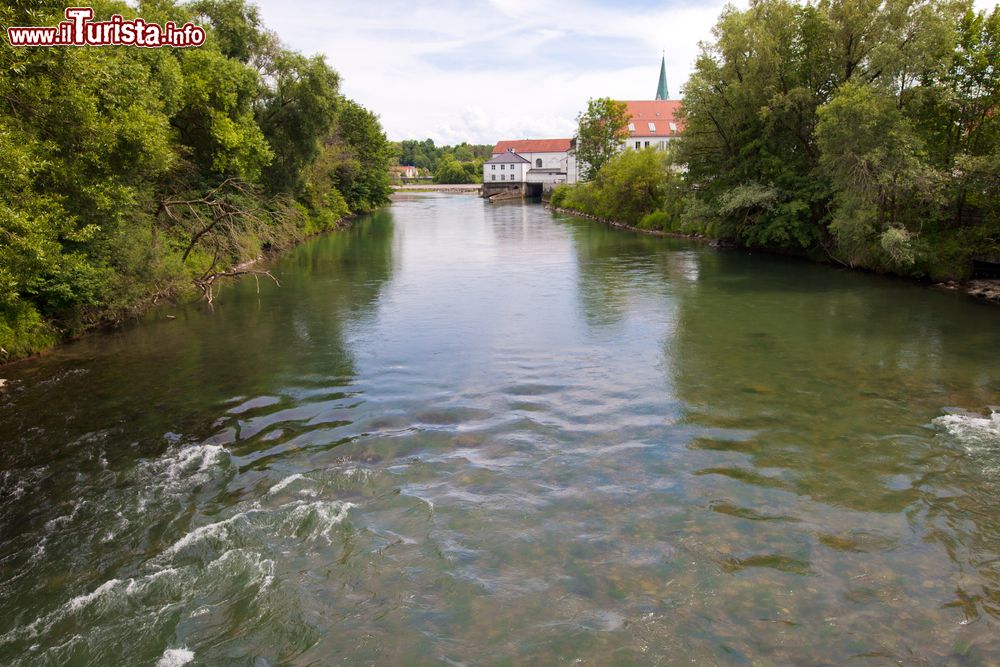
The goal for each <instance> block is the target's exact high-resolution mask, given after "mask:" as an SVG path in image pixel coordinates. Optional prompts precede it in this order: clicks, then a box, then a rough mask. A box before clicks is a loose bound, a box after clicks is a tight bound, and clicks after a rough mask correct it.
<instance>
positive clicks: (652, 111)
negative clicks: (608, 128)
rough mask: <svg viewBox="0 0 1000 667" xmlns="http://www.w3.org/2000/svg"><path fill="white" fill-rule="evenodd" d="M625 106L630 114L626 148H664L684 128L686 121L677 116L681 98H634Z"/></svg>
mask: <svg viewBox="0 0 1000 667" xmlns="http://www.w3.org/2000/svg"><path fill="white" fill-rule="evenodd" d="M625 106H626V107H627V108H628V115H629V124H628V139H627V140H626V141H625V146H624V147H625V148H634V149H636V150H639V149H642V148H658V149H661V150H662V149H664V148H666V147H667V143H669V142H670V140H671V139H676V138H677V137H678V136H680V133H681V132H682V131H683V130H684V121H682V120H681V119H680V118H679V117H678V116H677V112H678V111H680V109H681V101H680V100H632V101H626V102H625Z"/></svg>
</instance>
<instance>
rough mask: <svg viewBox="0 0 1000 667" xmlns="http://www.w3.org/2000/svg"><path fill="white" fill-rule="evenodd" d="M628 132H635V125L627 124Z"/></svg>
mask: <svg viewBox="0 0 1000 667" xmlns="http://www.w3.org/2000/svg"><path fill="white" fill-rule="evenodd" d="M628 131H629V132H635V123H629V124H628Z"/></svg>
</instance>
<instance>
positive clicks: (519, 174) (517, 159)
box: [483, 150, 531, 184]
mask: <svg viewBox="0 0 1000 667" xmlns="http://www.w3.org/2000/svg"><path fill="white" fill-rule="evenodd" d="M530 167H531V163H530V162H528V160H527V159H525V158H523V157H521V156H520V155H518V154H517V153H515V152H514V151H513V150H509V151H506V152H504V153H500V154H494V155H493V157H491V158H490V159H489V161H488V162H484V163H483V183H498V184H503V183H524V182H526V179H527V175H528V170H529V168H530Z"/></svg>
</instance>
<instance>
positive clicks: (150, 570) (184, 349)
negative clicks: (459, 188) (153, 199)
mask: <svg viewBox="0 0 1000 667" xmlns="http://www.w3.org/2000/svg"><path fill="white" fill-rule="evenodd" d="M274 272H275V275H276V276H277V277H278V278H279V279H280V281H281V286H280V287H277V286H275V285H273V284H271V283H270V282H263V281H262V282H261V283H260V285H259V292H258V286H257V285H256V284H255V281H254V280H253V279H252V278H251V279H248V280H244V281H242V282H240V283H239V284H236V285H234V286H229V287H226V288H225V289H224V290H223V292H222V294H221V296H220V297H219V299H218V300H217V302H216V305H215V308H214V310H209V309H208V308H207V307H206V306H204V305H194V306H190V307H186V308H174V309H169V310H165V311H162V312H160V313H157V314H156V316H154V317H153V318H151V320H152V321H150V322H146V323H144V324H141V325H137V326H133V327H130V328H128V329H126V330H124V331H120V332H117V333H114V334H107V335H94V336H90V337H87V338H85V339H84V340H82V341H80V342H77V343H75V344H73V345H69V346H66V347H64V348H62V349H60V350H58V351H57V352H55V353H54V354H51V355H49V356H46V357H44V358H42V359H39V360H35V361H31V362H28V363H23V364H18V365H15V366H12V367H7V368H4V369H3V372H2V375H3V376H4V377H6V378H8V379H9V385H8V390H7V391H6V393H5V394H4V395H3V396H2V397H0V663H2V664H5V665H29V664H31V665H34V664H41V665H45V664H51V665H65V664H71V665H91V664H93V665H117V664H128V665H143V664H145V665H181V664H192V665H195V664H206V665H229V664H233V665H237V664H239V665H278V664H289V665H326V664H369V663H371V664H455V665H458V664H468V665H473V664H495V663H522V664H523V663H528V664H551V663H557V662H562V663H570V662H580V663H581V664H593V665H608V664H680V663H684V664H691V663H692V662H693V663H695V664H706V663H708V664H734V665H739V664H749V663H753V664H789V663H796V664H830V663H836V664H840V663H844V662H848V661H850V662H851V664H887V663H890V662H895V661H903V662H908V663H912V662H918V661H920V660H926V661H928V662H930V663H933V664H945V663H947V664H962V665H966V664H996V663H997V662H998V660H1000V633H997V632H996V630H997V623H998V620H1000V415H997V416H993V417H991V416H990V408H989V406H991V405H998V404H1000V345H998V342H1000V308H996V307H993V306H988V305H984V304H980V303H977V302H974V301H971V300H968V299H966V298H964V297H961V296H957V295H953V294H942V293H938V292H935V291H932V290H929V289H925V288H921V287H919V286H915V285H912V284H908V283H905V282H901V281H895V280H891V279H885V278H879V277H874V276H869V275H862V274H857V273H850V272H845V271H839V270H836V269H834V268H831V267H826V266H818V265H812V264H808V263H804V262H798V261H794V260H789V259H784V258H777V257H772V256H764V255H749V254H746V253H742V252H735V251H718V250H714V249H711V248H708V247H702V246H697V245H693V244H690V243H687V242H684V241H675V240H668V239H660V238H650V237H644V236H638V235H634V234H631V233H627V232H622V231H617V230H611V229H608V228H605V227H603V226H601V225H598V224H595V223H592V222H589V221H584V220H580V219H576V218H572V217H568V216H559V215H552V214H551V213H549V212H548V211H546V210H544V209H543V208H542V207H541V206H539V205H520V204H514V205H492V206H491V205H489V204H485V203H484V202H483V201H482V200H480V199H477V198H475V197H472V196H468V195H435V194H418V195H408V196H406V197H403V198H401V199H399V200H398V201H397V202H395V203H394V204H393V205H392V206H391V207H390V208H388V209H387V210H385V211H382V212H380V213H378V214H376V215H373V216H371V217H370V218H368V219H364V220H362V221H360V222H359V223H358V224H356V225H355V227H354V228H353V229H352V230H350V231H347V232H343V233H337V234H331V235H328V236H325V237H322V238H318V239H316V240H314V241H311V242H310V243H308V244H305V245H304V246H302V247H300V248H297V249H295V250H294V251H291V252H289V253H288V254H287V255H286V256H284V257H283V258H281V259H280V260H279V261H276V262H275V264H274ZM167 315H172V316H174V318H173V319H170V318H168V317H167Z"/></svg>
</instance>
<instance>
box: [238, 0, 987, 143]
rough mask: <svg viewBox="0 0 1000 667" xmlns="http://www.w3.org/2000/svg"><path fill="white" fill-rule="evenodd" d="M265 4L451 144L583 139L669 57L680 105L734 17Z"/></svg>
mask: <svg viewBox="0 0 1000 667" xmlns="http://www.w3.org/2000/svg"><path fill="white" fill-rule="evenodd" d="M254 1H255V2H256V4H257V5H258V6H259V7H260V10H261V17H262V19H263V22H264V25H265V26H266V27H267V28H269V29H271V30H274V31H275V32H276V33H277V34H278V36H279V38H280V39H281V41H282V42H283V43H284V44H285V45H286V46H289V47H291V48H293V49H295V50H297V51H300V52H302V53H305V54H307V55H312V54H317V53H321V54H324V55H325V56H326V59H327V62H328V63H329V64H330V65H331V66H332V67H333V68H334V69H336V70H337V71H338V72H340V75H341V88H342V91H343V92H344V94H345V95H347V96H348V97H350V98H352V99H354V100H356V101H357V102H359V103H361V104H363V105H364V106H366V107H367V108H369V109H370V110H372V111H374V112H375V113H377V114H378V115H379V117H380V118H381V120H382V125H383V126H384V128H385V130H386V134H387V135H388V136H389V138H390V139H392V140H394V141H398V140H401V139H426V138H428V137H429V138H431V139H433V140H434V141H435V143H437V144H439V145H441V144H455V143H460V142H462V141H468V142H470V143H482V144H493V143H495V142H496V141H498V140H500V139H523V138H547V137H569V136H572V134H573V130H574V128H575V126H576V122H575V118H576V115H577V114H578V113H579V112H580V111H581V110H583V108H584V107H585V106H586V104H587V100H588V99H589V98H591V97H612V98H615V99H621V100H629V99H640V100H641V99H653V97H654V96H655V93H656V83H657V78H658V76H659V72H660V58H661V55H663V54H664V53H665V54H666V62H667V83H668V86H669V92H670V96H671V97H672V98H679V97H680V93H681V87H682V86H683V85H684V83H685V82H686V81H687V78H688V76H689V74H690V72H691V70H692V68H693V64H694V60H695V57H696V56H697V54H698V43H699V42H700V41H703V40H710V39H711V30H712V26H713V25H714V24H715V22H716V20H717V18H718V16H719V13H720V12H721V11H722V9H723V7H724V5H725V4H726V3H725V2H724V1H723V0H709V1H707V2H693V1H690V0H660V1H659V2H657V1H653V0H620V1H618V2H614V1H612V2H599V1H598V0H590V1H576V2H572V1H568V0H490V1H486V0H459V1H456V0H405V1H400V0H365V1H360V2H359V1H358V0H332V1H330V0H326V1H324V0H254ZM730 4H733V5H735V6H737V7H740V8H743V7H746V6H747V4H748V2H747V0H733V1H732V2H731V3H730ZM976 4H977V6H979V7H980V8H985V7H986V6H992V4H993V2H991V1H988V2H984V1H983V0H978V1H977V3H976Z"/></svg>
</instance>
